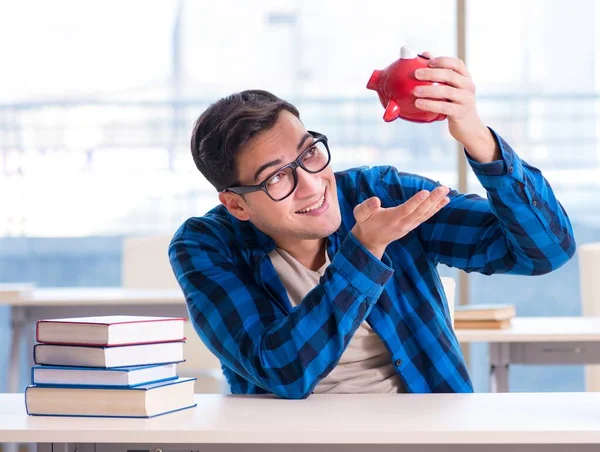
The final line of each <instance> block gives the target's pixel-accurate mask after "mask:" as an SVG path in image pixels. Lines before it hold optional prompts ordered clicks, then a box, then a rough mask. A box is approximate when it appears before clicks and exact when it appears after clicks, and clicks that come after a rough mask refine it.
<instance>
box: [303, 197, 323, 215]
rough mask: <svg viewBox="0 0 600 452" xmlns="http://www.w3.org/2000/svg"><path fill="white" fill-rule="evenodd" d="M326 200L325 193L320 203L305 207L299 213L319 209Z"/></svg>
mask: <svg viewBox="0 0 600 452" xmlns="http://www.w3.org/2000/svg"><path fill="white" fill-rule="evenodd" d="M324 202H325V195H323V197H322V198H321V201H319V203H318V204H315V205H314V206H311V207H308V208H306V209H303V210H299V211H298V213H307V212H310V211H312V210H317V209H319V208H320V207H321V206H322V205H323V203H324Z"/></svg>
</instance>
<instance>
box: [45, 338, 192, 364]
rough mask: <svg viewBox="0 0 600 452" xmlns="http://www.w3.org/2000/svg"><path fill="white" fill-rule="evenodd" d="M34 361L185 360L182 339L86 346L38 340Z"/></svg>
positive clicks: (110, 362)
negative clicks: (154, 342)
mask: <svg viewBox="0 0 600 452" xmlns="http://www.w3.org/2000/svg"><path fill="white" fill-rule="evenodd" d="M33 361H34V362H35V364H46V365H51V366H75V367H104V368H107V367H126V366H144V365H148V364H166V363H174V362H181V361H183V342H162V343H157V344H142V345H123V346H117V347H87V346H79V345H51V344H37V345H35V346H34V347H33Z"/></svg>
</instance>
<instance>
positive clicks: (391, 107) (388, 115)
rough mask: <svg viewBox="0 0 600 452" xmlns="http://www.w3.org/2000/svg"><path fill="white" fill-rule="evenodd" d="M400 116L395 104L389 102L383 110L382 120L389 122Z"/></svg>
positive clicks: (398, 108)
mask: <svg viewBox="0 0 600 452" xmlns="http://www.w3.org/2000/svg"><path fill="white" fill-rule="evenodd" d="M398 116H400V107H399V106H398V104H397V103H396V102H394V101H393V100H390V101H389V102H388V104H387V107H386V108H385V113H384V114H383V120H384V121H385V122H391V121H393V120H394V119H396V118H397V117H398Z"/></svg>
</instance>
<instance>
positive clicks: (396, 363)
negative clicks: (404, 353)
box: [394, 359, 402, 366]
mask: <svg viewBox="0 0 600 452" xmlns="http://www.w3.org/2000/svg"><path fill="white" fill-rule="evenodd" d="M400 364H402V360H400V359H397V360H396V361H395V362H394V365H396V366H399V365H400Z"/></svg>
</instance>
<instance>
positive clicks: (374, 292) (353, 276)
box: [331, 232, 394, 301]
mask: <svg viewBox="0 0 600 452" xmlns="http://www.w3.org/2000/svg"><path fill="white" fill-rule="evenodd" d="M331 263H332V264H334V265H335V266H336V267H337V269H338V270H339V271H340V273H341V274H342V275H343V276H344V278H345V279H346V280H347V281H348V282H349V283H350V284H351V285H352V286H353V287H355V288H356V289H358V290H359V291H360V292H361V293H364V294H365V295H366V296H367V297H369V298H371V299H372V300H373V301H375V300H377V299H378V298H379V295H381V292H382V290H383V286H384V285H385V283H386V282H387V280H388V279H390V277H391V276H392V275H393V274H394V269H393V268H392V267H391V265H392V261H391V260H390V258H389V257H388V256H387V255H385V254H384V255H383V257H382V260H379V259H377V258H376V257H375V256H374V255H373V254H372V253H371V252H370V251H369V250H367V249H366V248H365V247H364V246H363V245H362V243H360V242H359V241H358V240H357V239H356V237H355V236H354V234H352V232H349V233H348V235H347V236H346V238H345V239H344V240H343V241H342V244H341V245H340V249H339V250H338V252H337V253H336V255H335V256H334V258H333V261H332V262H331Z"/></svg>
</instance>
